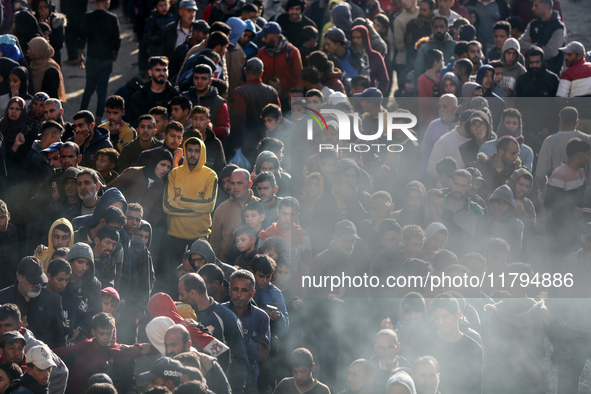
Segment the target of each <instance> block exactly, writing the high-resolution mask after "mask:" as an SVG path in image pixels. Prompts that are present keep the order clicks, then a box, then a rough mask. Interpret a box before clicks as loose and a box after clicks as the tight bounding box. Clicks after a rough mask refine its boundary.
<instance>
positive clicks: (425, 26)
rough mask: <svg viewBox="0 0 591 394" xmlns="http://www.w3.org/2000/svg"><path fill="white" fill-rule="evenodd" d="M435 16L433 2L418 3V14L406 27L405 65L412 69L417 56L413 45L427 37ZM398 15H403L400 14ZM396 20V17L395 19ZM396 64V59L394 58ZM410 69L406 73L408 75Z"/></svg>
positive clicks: (425, 0) (429, 0)
mask: <svg viewBox="0 0 591 394" xmlns="http://www.w3.org/2000/svg"><path fill="white" fill-rule="evenodd" d="M434 14H435V0H421V1H419V14H418V16H417V17H416V18H415V19H411V20H410V21H409V22H408V24H407V25H406V33H405V34H404V46H405V48H406V64H407V65H409V66H410V67H412V65H413V64H414V62H415V59H416V56H417V50H416V49H415V43H416V42H417V41H418V40H419V39H420V38H422V37H429V36H431V33H433V30H432V29H431V22H432V20H433V15H434ZM400 15H403V14H402V13H401V14H400ZM396 19H398V17H396ZM396 19H395V20H394V28H396ZM396 62H398V57H397V58H396ZM409 71H410V69H408V67H407V70H406V72H407V73H408V72H409Z"/></svg>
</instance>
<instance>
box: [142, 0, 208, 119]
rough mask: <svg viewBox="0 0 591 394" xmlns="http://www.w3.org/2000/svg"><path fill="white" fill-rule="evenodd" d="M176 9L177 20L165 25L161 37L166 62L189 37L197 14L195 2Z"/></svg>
mask: <svg viewBox="0 0 591 394" xmlns="http://www.w3.org/2000/svg"><path fill="white" fill-rule="evenodd" d="M178 7H179V8H178V19H177V20H175V21H173V22H170V23H169V24H168V25H166V27H165V28H164V34H163V35H162V41H163V44H162V49H163V51H164V54H165V55H166V58H167V59H168V60H170V59H172V58H173V57H174V50H175V49H176V48H177V47H179V46H180V45H182V44H183V43H184V42H185V40H186V39H187V38H188V37H190V36H191V34H192V31H193V25H192V22H193V21H194V20H195V13H196V12H197V3H195V0H183V1H181V2H179V6H178ZM146 112H147V111H146Z"/></svg>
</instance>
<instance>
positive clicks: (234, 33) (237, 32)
mask: <svg viewBox="0 0 591 394" xmlns="http://www.w3.org/2000/svg"><path fill="white" fill-rule="evenodd" d="M226 24H227V25H228V26H230V28H231V29H232V30H231V31H230V37H228V39H229V40H230V44H232V45H236V43H237V42H238V40H239V39H240V37H242V34H243V33H244V30H246V22H244V21H243V20H242V19H240V18H236V17H232V18H229V19H228V20H227V21H226Z"/></svg>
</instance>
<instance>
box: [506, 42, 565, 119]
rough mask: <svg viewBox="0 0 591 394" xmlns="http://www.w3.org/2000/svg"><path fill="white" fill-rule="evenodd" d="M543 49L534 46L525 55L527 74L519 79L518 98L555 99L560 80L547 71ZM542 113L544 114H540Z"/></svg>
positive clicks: (516, 88)
mask: <svg viewBox="0 0 591 394" xmlns="http://www.w3.org/2000/svg"><path fill="white" fill-rule="evenodd" d="M544 59H545V55H544V51H543V50H542V48H540V47H538V46H532V47H531V48H529V49H528V50H527V52H526V53H525V68H526V70H527V71H526V73H525V74H523V75H522V76H520V77H519V78H517V82H516V87H515V95H516V96H517V97H555V96H556V91H557V90H558V84H559V83H560V78H558V75H556V74H554V73H553V72H552V71H549V70H547V69H546V62H545V60H544ZM536 107H537V106H536ZM539 113H542V112H539Z"/></svg>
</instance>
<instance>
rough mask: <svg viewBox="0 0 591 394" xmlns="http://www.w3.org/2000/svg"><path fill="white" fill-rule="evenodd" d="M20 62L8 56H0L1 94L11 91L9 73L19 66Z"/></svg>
mask: <svg viewBox="0 0 591 394" xmlns="http://www.w3.org/2000/svg"><path fill="white" fill-rule="evenodd" d="M18 65H19V64H18V63H17V62H16V61H14V60H12V59H9V58H7V57H0V77H2V82H0V94H7V93H9V92H10V85H9V83H8V75H9V74H10V71H12V69H13V68H15V67H18Z"/></svg>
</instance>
